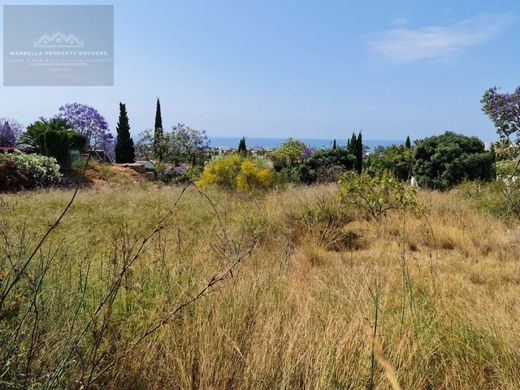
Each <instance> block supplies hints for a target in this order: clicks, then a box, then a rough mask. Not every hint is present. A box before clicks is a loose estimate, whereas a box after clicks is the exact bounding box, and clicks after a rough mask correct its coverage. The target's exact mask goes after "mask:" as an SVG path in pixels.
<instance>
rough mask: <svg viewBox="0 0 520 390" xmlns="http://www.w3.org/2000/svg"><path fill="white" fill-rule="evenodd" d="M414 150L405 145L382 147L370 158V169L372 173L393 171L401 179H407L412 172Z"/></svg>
mask: <svg viewBox="0 0 520 390" xmlns="http://www.w3.org/2000/svg"><path fill="white" fill-rule="evenodd" d="M414 153H415V152H414V150H413V149H412V148H409V147H406V146H405V145H391V146H388V147H386V148H382V149H380V150H378V151H377V153H374V155H372V156H370V158H369V159H368V167H367V169H368V171H369V173H371V174H380V173H383V172H385V171H389V172H391V173H392V174H393V175H394V176H395V177H397V178H398V179H399V180H403V181H406V180H408V179H409V178H410V176H411V174H412V167H413V163H414Z"/></svg>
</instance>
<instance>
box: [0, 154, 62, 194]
mask: <svg viewBox="0 0 520 390" xmlns="http://www.w3.org/2000/svg"><path fill="white" fill-rule="evenodd" d="M60 179H61V174H60V167H59V165H58V164H57V163H56V159H54V158H53V157H47V156H41V155H39V154H24V153H21V152H14V153H9V154H2V155H0V189H2V190H3V191H11V190H18V189H28V188H33V187H48V186H52V185H54V184H58V183H59V182H60Z"/></svg>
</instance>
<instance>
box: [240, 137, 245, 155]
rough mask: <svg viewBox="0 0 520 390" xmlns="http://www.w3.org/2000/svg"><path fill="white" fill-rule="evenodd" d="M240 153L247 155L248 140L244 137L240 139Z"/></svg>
mask: <svg viewBox="0 0 520 390" xmlns="http://www.w3.org/2000/svg"><path fill="white" fill-rule="evenodd" d="M238 153H240V154H246V153H247V146H246V139H245V138H244V137H242V138H241V139H240V142H239V143H238Z"/></svg>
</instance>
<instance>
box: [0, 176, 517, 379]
mask: <svg viewBox="0 0 520 390" xmlns="http://www.w3.org/2000/svg"><path fill="white" fill-rule="evenodd" d="M179 191H180V189H172V188H149V189H147V190H143V189H137V188H131V189H125V190H121V189H120V190H114V189H100V190H87V191H85V192H82V193H80V195H79V197H78V199H77V201H76V202H75V204H74V206H73V208H72V210H71V211H70V213H69V214H68V215H67V216H66V218H65V219H64V221H63V222H62V224H60V226H59V227H58V229H57V230H56V231H55V232H53V233H52V236H51V238H50V239H49V241H48V242H46V244H45V245H44V247H43V248H42V250H41V251H40V253H39V256H38V259H36V261H35V262H34V263H33V264H32V266H31V269H30V272H29V278H28V279H30V276H31V275H38V269H39V267H43V266H45V264H48V265H49V269H48V271H47V272H46V273H45V278H44V280H43V281H42V286H41V289H40V290H39V291H40V293H39V295H38V297H37V303H36V305H35V307H37V308H38V310H37V312H38V315H39V318H40V323H39V324H38V327H37V332H38V334H39V335H40V337H39V339H38V341H39V344H38V345H39V347H40V350H39V351H38V353H35V354H34V356H33V357H32V361H31V365H32V366H31V369H30V379H29V382H30V383H46V381H47V380H48V379H46V378H48V377H49V373H52V372H54V371H55V370H56V362H57V361H58V358H59V356H61V355H60V353H62V351H63V350H66V349H67V348H68V347H70V346H67V345H62V343H61V340H63V339H66V336H67V335H68V333H67V332H65V333H64V330H65V329H70V324H71V322H72V319H73V317H74V312H75V311H74V310H75V308H77V307H78V305H77V302H78V299H79V298H78V297H80V296H81V292H82V291H83V290H82V286H84V285H83V284H82V283H86V284H85V285H86V288H85V289H84V291H85V293H84V296H85V299H84V302H83V303H82V304H81V305H80V310H79V314H78V315H79V318H80V320H79V321H78V322H76V324H77V325H76V326H78V327H81V325H82V324H83V323H84V322H85V321H88V319H89V318H90V316H91V315H92V311H93V308H94V307H95V306H96V303H97V302H99V300H100V299H101V297H102V296H103V294H104V292H105V291H106V290H107V288H108V287H109V286H110V281H111V280H112V279H113V278H114V275H117V271H118V270H119V269H120V268H121V267H122V264H123V263H124V254H125V253H128V252H131V250H132V248H131V247H132V244H134V243H136V242H140V241H139V240H142V237H144V236H145V235H146V233H148V232H149V231H150V230H151V229H153V226H154V224H155V222H156V221H157V219H158V218H159V217H160V215H161V214H162V213H163V212H164V211H165V210H166V209H167V208H168V205H169V204H170V203H171V202H172V201H173V199H174V198H175V197H176V196H177V195H178V193H179ZM335 191H336V188H335V187H334V186H324V187H308V188H294V189H288V190H286V191H284V192H273V193H270V194H268V195H266V196H265V197H262V198H256V199H245V198H240V197H238V196H232V195H226V194H223V193H217V192H214V193H211V194H210V195H211V197H212V199H214V201H215V203H216V204H217V207H218V210H219V214H220V216H221V218H222V221H223V223H224V224H225V226H226V234H228V235H229V236H232V237H234V238H237V240H236V242H246V241H247V240H248V239H252V237H255V239H256V240H257V241H258V243H257V245H256V248H255V249H254V252H253V254H252V255H251V257H249V258H247V259H246V261H245V262H244V263H242V264H241V265H240V266H239V268H238V269H237V270H236V271H235V272H234V274H233V278H232V279H230V280H228V282H227V283H225V284H221V285H220V286H219V287H217V288H216V289H215V290H213V292H212V293H210V294H209V295H207V296H205V297H204V298H202V299H201V300H199V301H198V302H196V304H194V305H193V306H190V307H188V308H186V309H185V310H184V311H182V312H181V313H180V314H179V315H178V316H176V317H175V318H174V319H173V320H172V321H171V322H169V323H167V324H165V325H163V326H161V327H160V328H159V329H158V331H157V332H155V333H153V334H152V335H150V336H149V337H147V338H146V339H145V340H144V341H143V343H141V344H139V345H138V346H137V347H135V348H133V349H130V350H129V351H128V352H127V353H126V354H124V355H122V356H121V358H120V360H118V361H117V364H115V366H114V367H112V368H111V370H109V371H107V372H106V373H105V374H103V375H101V376H100V377H99V380H97V381H96V382H94V383H93V385H92V386H93V387H103V388H114V389H115V388H152V389H154V388H156V389H162V388H179V389H185V388H250V389H258V388H263V389H274V388H287V389H288V388H364V387H366V386H367V385H368V384H369V382H370V377H371V375H373V378H374V382H375V386H376V387H378V388H392V386H394V388H396V387H395V386H396V383H395V382H397V384H398V386H400V387H401V388H404V389H414V388H431V389H433V388H450V389H452V388H457V389H459V388H460V389H477V388H478V389H484V388H516V387H519V386H520V352H518V351H520V338H519V337H518V334H519V331H520V326H519V321H518V319H519V318H518V317H519V316H520V305H519V304H518V299H519V298H518V297H519V296H520V267H519V262H518V254H519V253H520V243H519V242H518V241H514V240H513V239H512V238H510V237H508V236H507V235H506V229H507V228H506V226H505V225H504V224H503V223H502V222H501V221H499V220H498V219H495V218H494V217H491V216H489V215H485V214H478V213H476V212H475V211H474V210H472V209H471V207H470V204H469V203H465V202H464V201H460V200H459V199H457V200H455V199H456V198H455V197H454V196H453V195H451V194H440V193H435V192H421V193H420V194H419V195H420V203H421V204H422V205H423V206H424V207H425V209H427V210H428V212H427V213H426V214H425V215H424V216H422V217H420V218H415V217H411V216H403V215H402V214H391V215H389V216H388V217H387V218H385V219H384V220H383V221H382V222H381V223H375V222H372V221H366V220H363V219H361V218H359V216H358V215H356V211H355V210H353V211H351V212H348V213H345V211H341V210H340V208H338V205H337V200H336V199H337V198H336V195H335ZM69 196H70V192H64V191H46V192H36V193H28V194H23V195H7V196H3V197H2V202H1V203H2V207H3V210H2V214H3V225H2V226H3V230H4V231H5V232H6V234H7V236H8V240H7V241H6V242H4V243H2V249H1V250H2V253H6V254H7V253H11V254H13V253H16V251H17V250H19V249H17V248H19V247H20V242H22V245H26V246H27V248H31V246H32V245H34V243H35V241H36V238H37V237H39V236H40V235H41V234H42V233H43V232H44V231H45V228H46V227H47V226H48V224H49V222H51V221H52V220H53V218H54V217H55V216H56V215H57V214H58V213H59V210H60V209H61V208H62V207H63V206H64V205H65V204H66V202H67V199H68V197H69ZM24 225H25V226H26V231H25V233H23V232H24V230H23V226H24ZM219 229H220V226H219V223H218V220H217V219H216V216H215V214H214V213H213V211H212V209H211V207H210V206H209V204H208V203H207V202H206V201H205V200H204V199H203V198H202V197H200V196H199V195H198V194H197V193H196V191H194V190H193V189H191V190H189V191H188V192H187V194H186V196H185V197H184V198H183V199H182V200H181V202H180V204H179V207H178V208H177V209H175V211H174V213H173V215H171V216H170V217H169V218H168V224H167V226H165V228H164V229H162V230H161V231H160V232H159V233H158V234H157V235H155V236H154V237H153V239H152V240H151V242H150V245H148V246H147V248H146V251H145V252H144V254H143V256H142V257H141V258H139V260H138V261H137V262H136V263H135V265H134V266H133V267H132V268H131V272H129V274H128V276H127V277H125V279H124V283H123V287H122V288H121V290H120V291H119V293H118V295H117V297H116V298H115V301H114V306H113V307H112V308H111V313H110V316H111V317H110V321H109V322H108V326H107V330H106V332H105V334H104V339H103V341H102V343H101V345H100V350H101V351H104V354H100V359H101V362H100V364H99V367H98V368H96V370H98V369H99V368H100V367H104V366H106V364H107V363H109V362H110V361H111V359H113V357H114V356H119V353H121V352H122V351H125V350H126V349H127V348H128V346H130V345H132V341H133V340H135V339H136V338H137V337H138V336H139V335H140V334H141V333H142V332H143V331H144V330H145V329H146V328H147V326H148V325H149V324H150V323H152V322H153V321H154V319H157V318H161V316H162V315H163V314H164V313H165V312H166V311H167V310H168V309H170V308H174V307H176V305H178V304H179V303H181V302H183V301H184V300H186V299H187V298H188V297H190V296H191V295H192V294H193V293H194V292H196V291H197V290H198V289H200V288H201V287H202V286H203V285H205V283H207V281H208V278H210V277H211V275H213V274H214V273H215V272H216V271H218V270H220V269H222V268H223V266H224V263H226V261H227V260H226V258H225V257H224V258H222V256H218V255H217V254H218V253H219V251H218V246H219V240H221V239H222V236H221V234H222V232H221V231H220V230H219ZM338 232H340V233H338ZM22 234H25V238H24V239H23V240H21V239H20V237H21V236H22ZM238 237H243V238H242V240H238ZM7 243H9V248H8V244H7ZM2 261H3V263H2V264H3V267H4V272H5V269H7V267H8V262H7V261H6V260H5V259H4V260H2ZM87 264H89V265H90V268H89V274H88V278H85V274H86V268H85V267H86V265H87ZM376 288H377V289H378V291H379V294H380V295H379V296H380V298H379V299H380V301H379V304H378V307H379V321H378V326H377V338H376V340H374V339H373V338H371V337H370V336H369V335H370V334H371V332H372V329H373V326H374V312H375V307H374V300H373V292H374V290H375V289H376ZM24 291H25V290H24V289H23V288H20V289H19V290H17V295H16V296H14V297H13V300H12V301H11V303H13V302H15V301H16V299H18V300H22V299H23V297H24V296H25V295H24V294H25V293H24ZM22 312H23V311H21V312H20V313H22ZM34 312H35V311H34V310H33V311H29V315H28V317H27V319H26V320H25V321H26V322H27V323H28V324H29V325H30V324H31V321H34ZM20 315H21V314H20ZM10 321H13V323H14V322H16V321H18V322H17V323H19V322H20V321H21V319H20V318H15V319H11V320H10ZM5 324H6V322H5V320H4V321H2V322H0V325H1V326H2V328H0V330H2V329H3V330H2V333H1V335H2V337H5V336H6V335H8V334H11V333H9V332H12V329H13V326H12V324H11V325H9V326H5ZM29 325H27V326H28V329H31V327H30V326H29ZM95 329H97V328H95ZM95 329H94V330H93V333H95ZM98 330H99V329H98ZM92 340H95V335H93V336H89V338H86V339H85V343H87V342H92ZM373 345H375V347H376V348H375V351H374V356H375V357H376V360H377V362H378V365H377V367H376V369H375V371H372V374H371V354H372V346H373ZM27 348H28V347H27V346H26V345H24V344H23V343H21V346H20V351H19V353H20V354H23V353H24V352H26V351H27ZM82 348H83V349H82ZM86 348H87V345H83V346H80V347H79V348H78V350H77V351H75V352H74V353H75V355H74V360H73V361H71V362H69V363H68V365H67V368H66V374H65V375H63V377H62V378H61V379H60V383H59V385H60V386H62V387H75V386H79V383H80V382H77V381H78V380H79V379H78V378H80V376H81V371H82V370H85V368H84V367H83V368H82V365H81V358H82V356H84V352H85V350H86ZM82 353H83V354H82ZM101 355H102V356H101ZM22 360H23V359H22ZM3 363H4V364H5V360H4V361H3ZM11 364H13V363H11ZM20 366H24V365H23V364H20ZM3 369H5V368H3ZM96 372H97V371H96ZM0 375H2V374H0ZM46 375H47V377H46ZM7 379H8V378H7V377H6V376H5V374H4V377H3V378H2V380H4V381H5V382H13V378H12V377H10V378H9V380H7Z"/></svg>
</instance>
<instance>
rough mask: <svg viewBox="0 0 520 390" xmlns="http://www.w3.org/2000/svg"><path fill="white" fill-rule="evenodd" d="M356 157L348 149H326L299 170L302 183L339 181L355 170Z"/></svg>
mask: <svg viewBox="0 0 520 390" xmlns="http://www.w3.org/2000/svg"><path fill="white" fill-rule="evenodd" d="M355 162H356V157H355V156H353V155H352V154H351V153H349V151H348V150H347V149H344V148H337V149H325V150H320V151H318V152H316V153H314V154H313V155H312V156H311V157H310V158H308V159H307V160H305V161H304V162H303V163H302V164H301V165H300V167H299V168H298V174H299V177H300V181H301V182H302V183H306V184H312V183H316V182H321V183H324V182H333V181H337V180H338V179H339V178H340V177H341V175H342V174H343V173H344V172H345V171H346V170H349V169H354V168H355Z"/></svg>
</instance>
